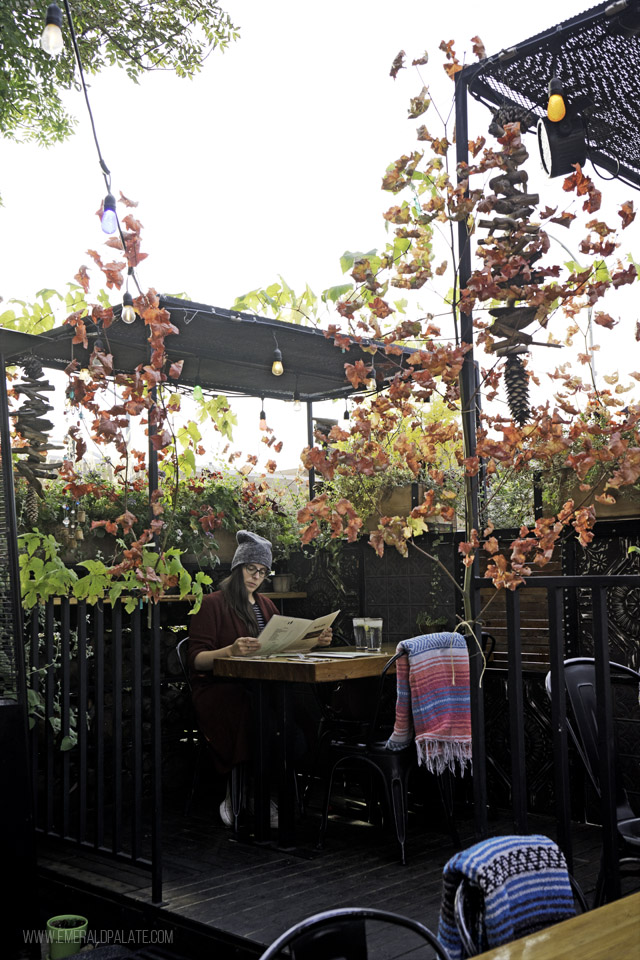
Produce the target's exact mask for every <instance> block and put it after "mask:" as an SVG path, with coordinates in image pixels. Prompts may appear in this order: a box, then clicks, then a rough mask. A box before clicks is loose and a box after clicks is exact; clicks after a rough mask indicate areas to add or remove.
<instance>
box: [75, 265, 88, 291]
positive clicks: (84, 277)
mask: <svg viewBox="0 0 640 960" xmlns="http://www.w3.org/2000/svg"><path fill="white" fill-rule="evenodd" d="M73 279H74V280H77V281H78V283H79V284H80V286H81V287H82V289H83V290H84V292H85V293H88V292H89V274H88V273H87V268H86V267H85V265H84V264H82V266H81V267H80V269H79V270H78V272H77V273H76V274H75V276H74V278H73Z"/></svg>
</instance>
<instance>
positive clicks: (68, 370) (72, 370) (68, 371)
mask: <svg viewBox="0 0 640 960" xmlns="http://www.w3.org/2000/svg"><path fill="white" fill-rule="evenodd" d="M79 366H80V364H79V363H78V361H77V360H72V361H71V363H68V364H67V366H66V367H65V368H64V372H65V373H66V374H67V376H70V375H71V374H72V373H75V372H76V370H77V369H78V367H79Z"/></svg>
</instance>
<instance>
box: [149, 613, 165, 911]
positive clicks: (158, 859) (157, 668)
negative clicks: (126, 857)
mask: <svg viewBox="0 0 640 960" xmlns="http://www.w3.org/2000/svg"><path fill="white" fill-rule="evenodd" d="M149 609H150V618H151V624H150V625H151V791H152V805H153V813H152V821H151V900H152V903H154V904H158V903H160V902H161V900H162V732H161V720H162V717H161V708H162V698H161V695H160V694H161V683H162V675H161V659H160V637H161V632H160V607H159V605H158V604H157V603H150V604H149Z"/></svg>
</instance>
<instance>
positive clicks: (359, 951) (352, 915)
mask: <svg viewBox="0 0 640 960" xmlns="http://www.w3.org/2000/svg"><path fill="white" fill-rule="evenodd" d="M366 921H371V922H381V923H386V924H391V925H394V926H396V927H404V928H405V929H406V930H411V931H413V932H414V933H415V934H417V936H418V937H420V938H421V940H422V944H423V945H424V944H425V943H426V944H428V945H429V947H430V948H431V950H432V951H433V954H435V956H436V957H437V958H438V960H450V958H449V954H448V953H447V951H446V950H445V948H444V947H443V946H442V944H441V943H440V942H439V940H438V939H437V937H436V936H435V935H434V934H433V933H432V932H431V930H429V928H428V927H425V926H423V924H421V923H418V921H417V920H411V919H410V918H409V917H403V916H402V915H401V914H399V913H389V912H388V911H386V910H373V909H372V910H370V909H368V908H364V907H343V908H342V909H339V910H327V911H325V912H323V913H316V914H314V915H313V916H311V917H307V919H306V920H302V921H301V922H300V923H296V924H295V926H293V927H291V928H290V929H289V930H287V931H286V932H285V933H283V934H282V936H280V937H278V939H277V940H274V942H273V943H272V944H271V946H270V947H268V948H267V949H266V950H265V952H264V953H263V954H262V956H261V957H260V960H275V958H276V957H279V956H282V951H283V950H284V949H285V948H288V949H289V952H288V953H287V954H285V956H287V957H290V958H291V960H367V958H368V956H369V952H368V949H367V932H366V925H365V924H366ZM417 949H418V950H419V948H417ZM425 949H427V948H426V946H425ZM423 953H424V951H421V952H420V953H418V952H417V950H416V948H414V950H412V952H411V956H412V957H413V956H414V954H415V955H416V957H417V956H421V955H422V954H423ZM433 954H431V955H432V956H433Z"/></svg>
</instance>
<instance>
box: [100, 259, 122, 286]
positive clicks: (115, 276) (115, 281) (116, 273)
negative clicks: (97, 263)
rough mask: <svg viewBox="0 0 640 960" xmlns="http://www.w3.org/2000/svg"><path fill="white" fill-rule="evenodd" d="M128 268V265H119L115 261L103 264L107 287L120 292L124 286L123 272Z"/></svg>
mask: <svg viewBox="0 0 640 960" xmlns="http://www.w3.org/2000/svg"><path fill="white" fill-rule="evenodd" d="M125 267H126V263H117V262H116V261H115V260H113V261H112V262H111V263H105V264H102V271H103V273H104V275H105V278H106V281H107V286H108V287H109V288H112V287H115V288H116V290H119V289H120V287H121V286H122V283H123V280H122V271H123V270H124V268H125Z"/></svg>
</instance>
